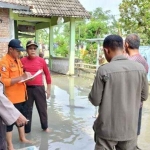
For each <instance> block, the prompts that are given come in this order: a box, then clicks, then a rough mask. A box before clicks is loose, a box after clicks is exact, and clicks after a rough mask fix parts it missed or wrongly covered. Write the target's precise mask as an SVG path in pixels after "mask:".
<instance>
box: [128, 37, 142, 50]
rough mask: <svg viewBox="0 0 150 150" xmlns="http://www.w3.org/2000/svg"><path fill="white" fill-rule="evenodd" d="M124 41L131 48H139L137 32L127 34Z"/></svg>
mask: <svg viewBox="0 0 150 150" xmlns="http://www.w3.org/2000/svg"><path fill="white" fill-rule="evenodd" d="M125 42H126V43H128V44H129V48H131V49H139V46H140V38H139V36H138V35H137V34H129V35H128V36H127V37H126V39H125Z"/></svg>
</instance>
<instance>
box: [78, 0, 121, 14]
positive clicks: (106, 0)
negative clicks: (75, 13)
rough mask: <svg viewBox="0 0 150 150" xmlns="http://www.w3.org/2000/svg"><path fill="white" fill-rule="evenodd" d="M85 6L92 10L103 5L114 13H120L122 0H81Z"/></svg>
mask: <svg viewBox="0 0 150 150" xmlns="http://www.w3.org/2000/svg"><path fill="white" fill-rule="evenodd" d="M79 1H80V2H81V4H82V5H83V6H84V8H85V9H86V10H88V11H92V10H94V9H95V8H97V7H102V8H103V10H111V12H112V14H113V15H118V14H119V4H120V3H121V2H122V0H79Z"/></svg>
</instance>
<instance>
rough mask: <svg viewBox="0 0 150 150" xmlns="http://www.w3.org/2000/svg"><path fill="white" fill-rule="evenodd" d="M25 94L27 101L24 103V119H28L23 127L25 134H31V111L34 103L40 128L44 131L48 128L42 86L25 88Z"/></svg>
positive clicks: (44, 95)
mask: <svg viewBox="0 0 150 150" xmlns="http://www.w3.org/2000/svg"><path fill="white" fill-rule="evenodd" d="M27 93H28V100H27V101H26V106H27V112H26V118H27V119H29V122H28V124H27V125H26V126H25V133H29V132H31V123H32V111H33V104H34V102H35V105H36V108H37V110H38V113H39V117H40V122H41V128H42V129H43V130H46V129H47V128H48V116H47V102H46V94H45V88H44V86H27Z"/></svg>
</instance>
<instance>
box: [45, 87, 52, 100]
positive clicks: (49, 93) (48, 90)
mask: <svg viewBox="0 0 150 150" xmlns="http://www.w3.org/2000/svg"><path fill="white" fill-rule="evenodd" d="M46 94H47V97H46V98H47V99H49V98H50V95H51V92H50V89H47V90H46Z"/></svg>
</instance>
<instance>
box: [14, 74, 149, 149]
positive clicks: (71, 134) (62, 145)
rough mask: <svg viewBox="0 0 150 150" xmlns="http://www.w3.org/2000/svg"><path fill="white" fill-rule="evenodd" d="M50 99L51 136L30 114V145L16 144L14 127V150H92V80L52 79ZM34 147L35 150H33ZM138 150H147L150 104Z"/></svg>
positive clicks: (145, 105) (48, 102) (56, 76)
mask: <svg viewBox="0 0 150 150" xmlns="http://www.w3.org/2000/svg"><path fill="white" fill-rule="evenodd" d="M52 81H53V82H52V89H51V98H50V99H49V100H47V104H48V115H49V128H50V129H51V132H50V133H48V134H47V133H44V132H43V131H42V130H41V127H40V120H39V116H38V113H37V110H36V109H34V112H33V122H32V132H31V133H30V134H28V135H27V138H28V139H30V140H31V141H33V142H34V143H33V144H32V145H31V144H22V143H21V142H19V140H18V132H17V129H16V127H14V131H13V143H14V148H15V149H21V150H23V148H25V147H28V148H25V149H24V150H35V149H37V150H93V149H94V145H95V143H94V139H93V130H92V125H93V122H94V120H95V118H93V116H95V115H96V113H97V108H95V107H94V106H92V104H91V103H90V102H89V101H88V93H89V91H90V89H91V85H92V83H93V80H90V79H88V78H86V79H85V78H81V77H68V76H62V75H53V76H52ZM33 146H34V147H33ZM139 147H140V148H142V150H150V101H149V100H148V101H147V102H145V103H144V109H143V122H142V131H141V136H140V137H139Z"/></svg>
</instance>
